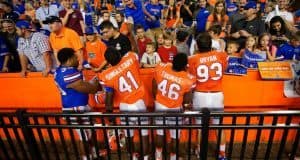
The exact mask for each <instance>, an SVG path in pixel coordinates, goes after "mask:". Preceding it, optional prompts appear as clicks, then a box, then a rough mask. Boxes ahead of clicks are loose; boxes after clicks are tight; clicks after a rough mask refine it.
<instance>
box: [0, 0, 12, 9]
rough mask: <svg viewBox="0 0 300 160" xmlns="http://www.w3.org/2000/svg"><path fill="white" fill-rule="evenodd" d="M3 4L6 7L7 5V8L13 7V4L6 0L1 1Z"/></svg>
mask: <svg viewBox="0 0 300 160" xmlns="http://www.w3.org/2000/svg"><path fill="white" fill-rule="evenodd" d="M1 3H2V4H3V5H5V6H6V7H9V8H11V9H13V8H14V6H13V4H12V3H9V2H6V1H4V2H1Z"/></svg>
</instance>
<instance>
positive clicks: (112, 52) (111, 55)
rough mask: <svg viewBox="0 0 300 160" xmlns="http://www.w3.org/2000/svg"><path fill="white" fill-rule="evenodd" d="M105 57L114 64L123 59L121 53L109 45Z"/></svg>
mask: <svg viewBox="0 0 300 160" xmlns="http://www.w3.org/2000/svg"><path fill="white" fill-rule="evenodd" d="M104 57H105V59H106V61H107V62H108V63H109V64H111V65H112V66H115V65H117V64H118V63H119V62H120V61H121V58H122V56H121V53H120V52H119V51H118V50H116V49H115V48H114V47H108V48H107V49H106V51H105V54H104Z"/></svg>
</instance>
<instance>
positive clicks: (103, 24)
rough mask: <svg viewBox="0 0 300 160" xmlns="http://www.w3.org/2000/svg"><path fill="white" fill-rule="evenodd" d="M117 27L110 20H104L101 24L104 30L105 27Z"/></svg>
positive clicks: (101, 28)
mask: <svg viewBox="0 0 300 160" xmlns="http://www.w3.org/2000/svg"><path fill="white" fill-rule="evenodd" d="M105 28H107V29H111V28H113V29H115V27H114V25H113V24H112V23H111V22H110V21H103V22H102V23H101V25H100V30H103V29H105Z"/></svg>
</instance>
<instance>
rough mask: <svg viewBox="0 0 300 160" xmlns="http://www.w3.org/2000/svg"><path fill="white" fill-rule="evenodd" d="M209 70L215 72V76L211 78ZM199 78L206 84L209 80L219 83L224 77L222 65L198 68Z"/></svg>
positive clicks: (215, 64) (214, 64)
mask: <svg viewBox="0 0 300 160" xmlns="http://www.w3.org/2000/svg"><path fill="white" fill-rule="evenodd" d="M209 70H213V71H215V76H214V77H210V76H209ZM197 77H198V81H199V82H206V81H208V80H209V79H212V80H214V81H217V80H219V79H221V77H222V64H221V63H213V64H211V65H210V66H207V65H199V66H198V68H197Z"/></svg>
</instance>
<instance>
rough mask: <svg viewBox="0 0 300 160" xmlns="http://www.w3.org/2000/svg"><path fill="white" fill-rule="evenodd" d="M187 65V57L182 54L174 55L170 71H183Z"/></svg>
mask: <svg viewBox="0 0 300 160" xmlns="http://www.w3.org/2000/svg"><path fill="white" fill-rule="evenodd" d="M187 63H188V58H187V55H186V54H184V53H178V54H176V55H175V57H174V59H173V62H172V64H173V66H172V69H173V70H174V71H177V72H180V71H183V70H185V68H186V65H187Z"/></svg>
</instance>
